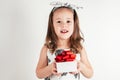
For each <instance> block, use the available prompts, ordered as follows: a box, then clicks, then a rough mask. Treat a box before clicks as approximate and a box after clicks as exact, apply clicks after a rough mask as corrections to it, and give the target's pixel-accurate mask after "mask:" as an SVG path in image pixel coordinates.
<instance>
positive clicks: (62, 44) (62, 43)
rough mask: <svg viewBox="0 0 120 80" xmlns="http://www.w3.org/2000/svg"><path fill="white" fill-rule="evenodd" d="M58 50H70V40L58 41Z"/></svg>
mask: <svg viewBox="0 0 120 80" xmlns="http://www.w3.org/2000/svg"><path fill="white" fill-rule="evenodd" d="M57 48H58V49H69V48H70V44H69V40H58V42H57Z"/></svg>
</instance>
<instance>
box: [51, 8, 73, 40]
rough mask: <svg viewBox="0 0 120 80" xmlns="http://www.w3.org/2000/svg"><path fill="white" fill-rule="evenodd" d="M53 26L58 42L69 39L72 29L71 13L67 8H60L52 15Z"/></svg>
mask: <svg viewBox="0 0 120 80" xmlns="http://www.w3.org/2000/svg"><path fill="white" fill-rule="evenodd" d="M53 26H54V30H55V33H56V35H57V37H58V39H59V40H66V39H69V38H70V36H71V35H72V33H73V29H74V17H73V12H72V10H70V9H67V8H60V9H58V10H56V11H55V12H54V14H53Z"/></svg>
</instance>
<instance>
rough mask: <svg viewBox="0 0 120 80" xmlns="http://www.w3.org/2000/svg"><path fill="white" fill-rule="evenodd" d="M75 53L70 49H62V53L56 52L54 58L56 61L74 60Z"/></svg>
mask: <svg viewBox="0 0 120 80" xmlns="http://www.w3.org/2000/svg"><path fill="white" fill-rule="evenodd" d="M75 58H76V55H75V54H74V53H73V52H71V51H63V52H62V53H60V54H58V55H57V56H56V58H55V61H56V62H68V61H73V60H75Z"/></svg>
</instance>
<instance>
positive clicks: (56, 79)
mask: <svg viewBox="0 0 120 80" xmlns="http://www.w3.org/2000/svg"><path fill="white" fill-rule="evenodd" d="M47 57H48V64H51V63H52V62H53V61H55V57H56V56H55V54H54V53H53V54H51V53H50V52H49V51H48V52H47ZM76 60H80V54H76ZM45 80H80V74H70V73H67V72H65V73H63V74H62V75H61V76H56V75H51V76H50V77H47V78H45Z"/></svg>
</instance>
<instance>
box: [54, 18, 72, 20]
mask: <svg viewBox="0 0 120 80" xmlns="http://www.w3.org/2000/svg"><path fill="white" fill-rule="evenodd" d="M60 19H62V18H56V19H55V20H60ZM67 19H72V18H67Z"/></svg>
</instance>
